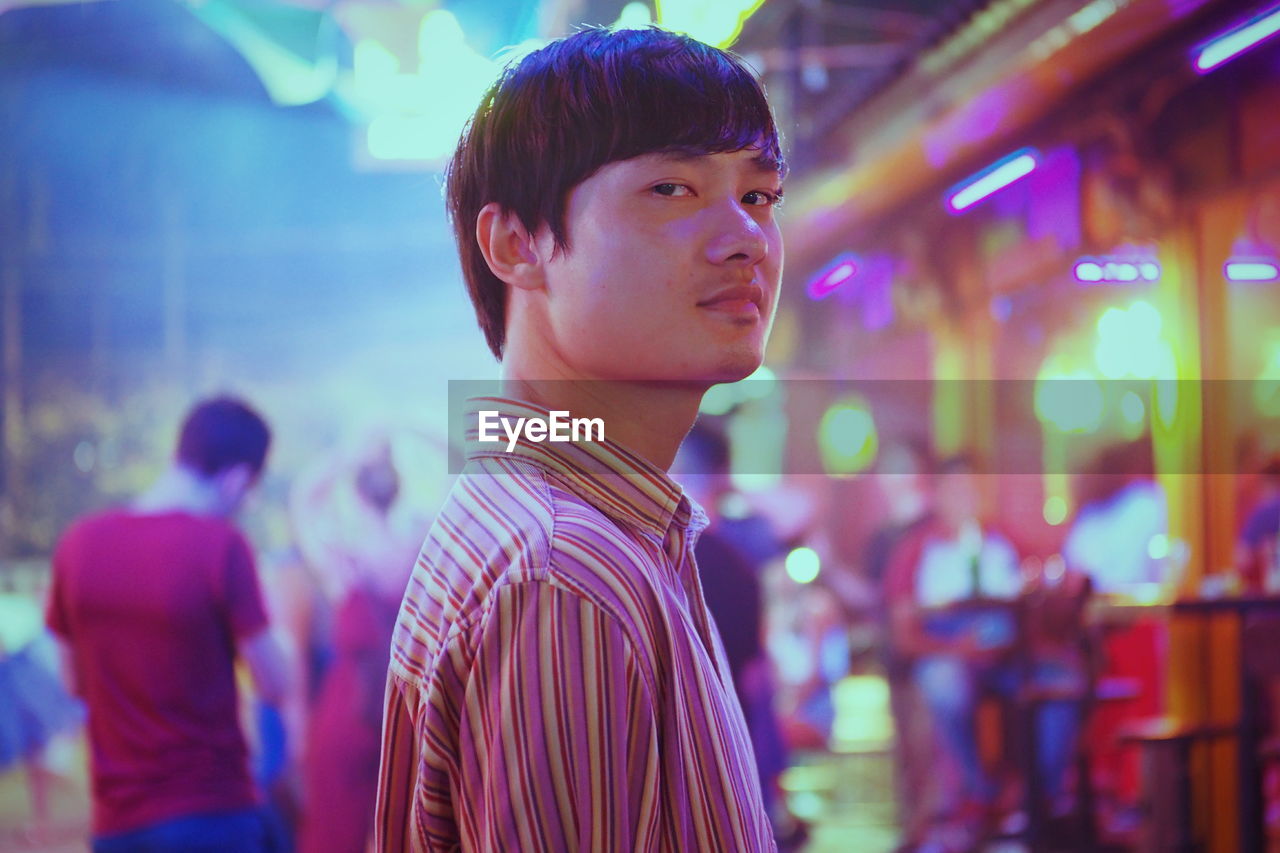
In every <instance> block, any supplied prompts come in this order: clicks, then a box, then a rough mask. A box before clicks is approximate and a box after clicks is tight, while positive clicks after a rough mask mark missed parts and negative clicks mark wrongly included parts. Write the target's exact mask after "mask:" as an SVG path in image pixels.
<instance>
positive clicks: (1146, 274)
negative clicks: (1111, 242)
mask: <svg viewBox="0 0 1280 853" xmlns="http://www.w3.org/2000/svg"><path fill="white" fill-rule="evenodd" d="M1071 271H1072V273H1073V274H1074V275H1075V278H1076V281H1078V282H1080V283H1081V284H1099V283H1103V282H1105V283H1107V284H1129V283H1131V282H1135V281H1156V280H1158V279H1159V278H1160V265H1159V264H1158V263H1156V262H1155V261H1152V260H1141V259H1129V258H1081V259H1080V260H1078V261H1076V263H1075V265H1074V266H1073V267H1072V268H1071Z"/></svg>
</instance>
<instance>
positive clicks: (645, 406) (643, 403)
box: [502, 366, 706, 471]
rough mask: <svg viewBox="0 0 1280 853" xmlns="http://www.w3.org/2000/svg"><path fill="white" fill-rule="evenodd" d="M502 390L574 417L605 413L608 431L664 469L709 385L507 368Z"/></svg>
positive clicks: (601, 416) (672, 458) (671, 458)
mask: <svg viewBox="0 0 1280 853" xmlns="http://www.w3.org/2000/svg"><path fill="white" fill-rule="evenodd" d="M502 373H503V378H502V393H503V394H504V395H505V396H508V397H513V398H515V399H519V400H524V401H526V402H529V403H535V404H537V405H539V406H543V407H545V408H547V409H550V410H556V411H567V412H569V413H570V414H571V416H573V417H581V418H600V419H601V420H602V421H604V434H605V437H606V438H608V439H609V440H610V441H614V442H617V443H618V444H621V445H622V446H623V447H625V448H627V449H628V450H630V451H631V452H633V453H636V454H638V455H639V456H641V457H643V458H644V459H645V460H647V461H648V462H650V463H651V464H653V465H656V466H657V467H659V468H661V469H662V470H663V471H666V470H668V469H669V468H670V467H671V464H672V462H674V461H675V457H676V451H677V450H679V449H680V442H682V441H683V440H684V437H685V435H687V434H688V432H689V429H690V428H691V427H692V426H693V422H694V419H695V418H697V416H698V406H699V405H700V404H701V403H702V395H703V394H704V393H705V392H706V388H704V387H702V386H701V385H695V384H682V383H675V382H627V381H616V380H611V381H603V380H583V379H577V380H568V379H557V380H538V379H529V378H526V377H523V376H521V375H520V372H519V371H518V370H515V369H508V367H506V366H504V367H503V371H502Z"/></svg>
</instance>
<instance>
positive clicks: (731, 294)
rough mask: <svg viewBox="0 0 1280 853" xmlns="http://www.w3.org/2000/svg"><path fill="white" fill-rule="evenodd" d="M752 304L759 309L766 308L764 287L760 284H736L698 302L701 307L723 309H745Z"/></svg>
mask: <svg viewBox="0 0 1280 853" xmlns="http://www.w3.org/2000/svg"><path fill="white" fill-rule="evenodd" d="M750 306H755V308H756V309H757V310H763V308H764V288H762V287H761V286H760V285H758V284H735V285H733V286H732V287H726V288H724V289H723V290H717V291H716V292H715V293H713V294H711V296H709V297H707V298H706V299H704V300H702V301H701V302H699V303H698V307H699V308H718V309H721V310H743V309H746V308H748V307H750Z"/></svg>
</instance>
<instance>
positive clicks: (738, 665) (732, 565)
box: [672, 422, 807, 851]
mask: <svg viewBox="0 0 1280 853" xmlns="http://www.w3.org/2000/svg"><path fill="white" fill-rule="evenodd" d="M729 462H730V448H729V442H728V439H726V438H725V436H724V435H723V434H722V433H721V432H719V431H717V430H715V429H714V428H712V427H709V426H705V425H703V424H702V423H701V422H699V423H695V424H694V426H693V429H692V430H690V431H689V434H688V435H687V436H685V440H684V442H683V443H682V444H681V445H680V452H679V453H678V454H677V456H676V462H675V466H674V468H673V469H672V473H673V474H675V475H676V476H677V477H678V478H679V480H680V484H681V485H682V486H683V487H684V489H685V494H687V495H688V496H689V497H691V498H692V499H693V500H695V501H697V502H698V504H699V505H701V506H702V507H703V508H704V509H705V510H706V513H707V529H706V530H704V531H703V532H702V536H700V537H699V538H698V544H697V545H696V546H695V548H694V557H695V561H696V562H697V567H698V577H699V579H700V580H701V582H702V594H703V598H704V599H705V600H706V602H707V610H709V611H710V612H711V617H712V618H713V619H714V620H715V623H716V629H717V630H718V631H719V634H720V640H721V642H722V643H723V644H724V653H725V657H726V659H727V660H728V663H729V671H730V673H731V674H732V675H733V684H734V687H735V689H736V691H737V694H738V701H739V703H740V704H741V705H742V711H743V716H744V718H745V719H746V721H747V731H748V733H749V734H750V735H751V746H752V748H753V750H754V751H755V756H756V769H757V770H758V771H759V774H760V790H761V794H762V795H763V798H764V805H765V810H766V811H767V812H768V814H769V819H770V821H771V822H772V824H773V828H774V836H775V838H776V839H777V841H778V847H779V850H783V851H785V850H793V849H796V848H797V847H798V846H799V845H800V844H801V843H802V842H803V840H804V838H805V837H807V829H806V828H805V826H804V825H803V824H802V823H801V822H799V821H797V820H796V818H795V817H794V816H793V815H791V814H790V813H789V812H788V811H787V807H786V802H785V800H784V798H783V797H782V796H781V794H782V791H781V788H780V787H779V781H780V779H781V776H782V771H783V770H785V769H786V767H787V750H786V744H785V743H784V742H783V738H782V729H781V727H780V725H779V723H778V714H777V711H776V710H775V708H774V698H775V694H776V693H777V687H776V685H775V679H774V674H773V663H772V661H770V659H769V655H768V652H767V651H766V649H765V644H764V599H763V593H762V588H761V581H760V575H761V567H760V565H759V561H758V560H756V559H754V558H753V556H752V555H751V554H750V553H749V552H748V551H747V550H745V549H744V548H742V547H741V545H740V544H739V542H738V540H737V539H736V538H735V537H733V535H732V534H731V533H730V532H729V531H728V530H727V528H726V525H725V524H724V523H723V520H722V518H721V515H720V506H721V504H722V503H723V502H724V501H725V500H726V498H728V497H729V495H731V494H732V492H733V487H732V485H731V484H730V481H729Z"/></svg>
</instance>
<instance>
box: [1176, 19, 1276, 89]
mask: <svg viewBox="0 0 1280 853" xmlns="http://www.w3.org/2000/svg"><path fill="white" fill-rule="evenodd" d="M1277 32H1280V6H1273V7H1272V8H1271V9H1269V10H1267V11H1265V12H1263V13H1262V14H1260V15H1258V16H1256V17H1254V18H1251V19H1250V20H1249V21H1247V22H1245V23H1244V24H1243V25H1241V26H1239V27H1236V28H1235V29H1233V30H1228V31H1227V32H1225V33H1222V34H1221V35H1218V36H1215V37H1214V38H1212V39H1210V40H1209V41H1207V42H1205V43H1204V44H1202V45H1200V46H1199V47H1197V48H1196V49H1195V50H1193V51H1192V56H1193V57H1194V59H1193V64H1194V65H1195V69H1196V71H1198V72H1199V73H1201V74H1205V73H1207V72H1209V71H1212V70H1213V69H1215V68H1217V67H1218V66H1219V65H1221V64H1223V63H1224V62H1226V61H1228V60H1230V59H1234V58H1235V57H1237V56H1239V55H1240V54H1242V53H1244V52H1245V51H1246V50H1249V49H1250V48H1252V47H1255V46H1257V45H1258V44H1260V43H1261V42H1263V41H1265V40H1266V39H1269V38H1271V37H1272V36H1273V35H1275V34H1276V33H1277Z"/></svg>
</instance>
